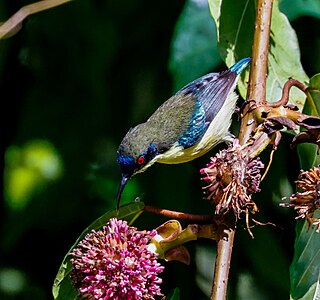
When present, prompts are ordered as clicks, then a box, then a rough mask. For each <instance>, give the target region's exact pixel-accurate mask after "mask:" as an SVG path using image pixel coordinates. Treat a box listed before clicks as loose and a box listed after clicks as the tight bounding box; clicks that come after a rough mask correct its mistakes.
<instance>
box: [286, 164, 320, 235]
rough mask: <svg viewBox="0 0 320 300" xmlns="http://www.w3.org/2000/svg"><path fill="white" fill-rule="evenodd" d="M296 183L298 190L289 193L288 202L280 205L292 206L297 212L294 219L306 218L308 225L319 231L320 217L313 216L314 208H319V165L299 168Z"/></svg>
mask: <svg viewBox="0 0 320 300" xmlns="http://www.w3.org/2000/svg"><path fill="white" fill-rule="evenodd" d="M296 183H297V186H298V189H300V192H297V193H295V194H292V195H291V197H290V200H291V202H290V203H283V204H280V205H281V206H283V207H291V206H293V207H294V209H295V210H296V211H297V214H298V215H297V217H296V219H304V218H306V219H307V221H308V223H309V225H312V226H316V228H317V229H316V230H317V232H320V219H318V218H314V217H313V214H314V212H315V210H316V209H319V208H320V166H317V167H314V168H313V169H310V170H308V171H303V170H301V171H300V174H299V177H298V180H297V181H296Z"/></svg>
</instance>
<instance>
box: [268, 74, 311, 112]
mask: <svg viewBox="0 0 320 300" xmlns="http://www.w3.org/2000/svg"><path fill="white" fill-rule="evenodd" d="M293 86H295V87H297V88H298V89H300V90H301V91H303V92H304V93H306V92H307V89H308V87H307V86H306V85H305V84H303V83H302V82H300V81H298V80H296V79H293V78H289V79H288V80H287V82H286V83H285V85H284V87H283V89H282V96H281V99H280V100H278V101H276V102H268V103H267V106H269V107H279V106H284V105H286V104H287V103H288V101H289V93H290V89H291V88H292V87H293Z"/></svg>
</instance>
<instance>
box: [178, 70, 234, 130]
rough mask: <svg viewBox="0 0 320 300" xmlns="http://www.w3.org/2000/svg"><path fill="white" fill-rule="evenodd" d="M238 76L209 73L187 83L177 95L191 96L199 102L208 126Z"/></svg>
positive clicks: (225, 72)
mask: <svg viewBox="0 0 320 300" xmlns="http://www.w3.org/2000/svg"><path fill="white" fill-rule="evenodd" d="M237 76H238V74H237V73H236V72H233V71H230V70H227V71H224V72H221V73H210V74H207V75H205V76H203V77H200V78H199V79H197V80H195V81H193V82H191V83H189V84H188V85H186V86H185V87H184V88H182V89H181V90H180V91H179V92H178V93H184V94H191V95H194V97H195V98H196V99H197V100H198V101H200V102H201V104H202V108H203V110H204V112H205V120H206V123H208V124H210V123H211V121H212V120H213V119H214V118H215V116H216V115H217V113H218V112H219V111H220V109H221V107H222V106H223V104H224V103H225V101H226V99H227V97H228V95H229V93H230V92H232V91H233V90H234V87H235V83H236V79H237Z"/></svg>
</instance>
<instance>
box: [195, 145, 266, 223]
mask: <svg viewBox="0 0 320 300" xmlns="http://www.w3.org/2000/svg"><path fill="white" fill-rule="evenodd" d="M247 147H248V146H241V145H240V144H239V141H238V140H237V139H235V140H234V142H233V145H231V146H229V147H228V149H225V150H222V151H220V152H219V153H217V154H216V156H215V157H213V158H211V162H210V163H209V164H207V166H206V168H203V169H201V170H200V173H201V174H204V175H205V177H203V178H202V180H204V181H206V182H207V183H208V185H207V186H205V187H204V188H203V189H204V190H205V193H206V194H207V199H211V200H213V202H214V203H215V204H216V214H225V213H227V212H228V211H229V210H233V212H234V214H235V216H236V217H237V218H239V217H240V214H241V213H242V212H246V213H247V212H248V211H251V212H256V211H258V208H257V206H256V204H255V203H254V202H253V201H252V200H251V195H252V194H253V193H256V192H259V191H260V189H259V184H260V180H261V174H260V169H262V168H263V167H264V165H263V163H262V162H261V161H260V159H259V158H257V159H253V158H251V157H250V156H249V154H248V151H247V149H248V148H247Z"/></svg>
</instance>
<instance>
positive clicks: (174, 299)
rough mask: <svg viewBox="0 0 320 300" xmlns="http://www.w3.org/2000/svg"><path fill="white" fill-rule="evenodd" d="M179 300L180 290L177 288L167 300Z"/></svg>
mask: <svg viewBox="0 0 320 300" xmlns="http://www.w3.org/2000/svg"><path fill="white" fill-rule="evenodd" d="M179 299H180V290H179V288H175V289H174V290H172V291H170V292H169V293H168V295H167V296H166V300H179Z"/></svg>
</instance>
